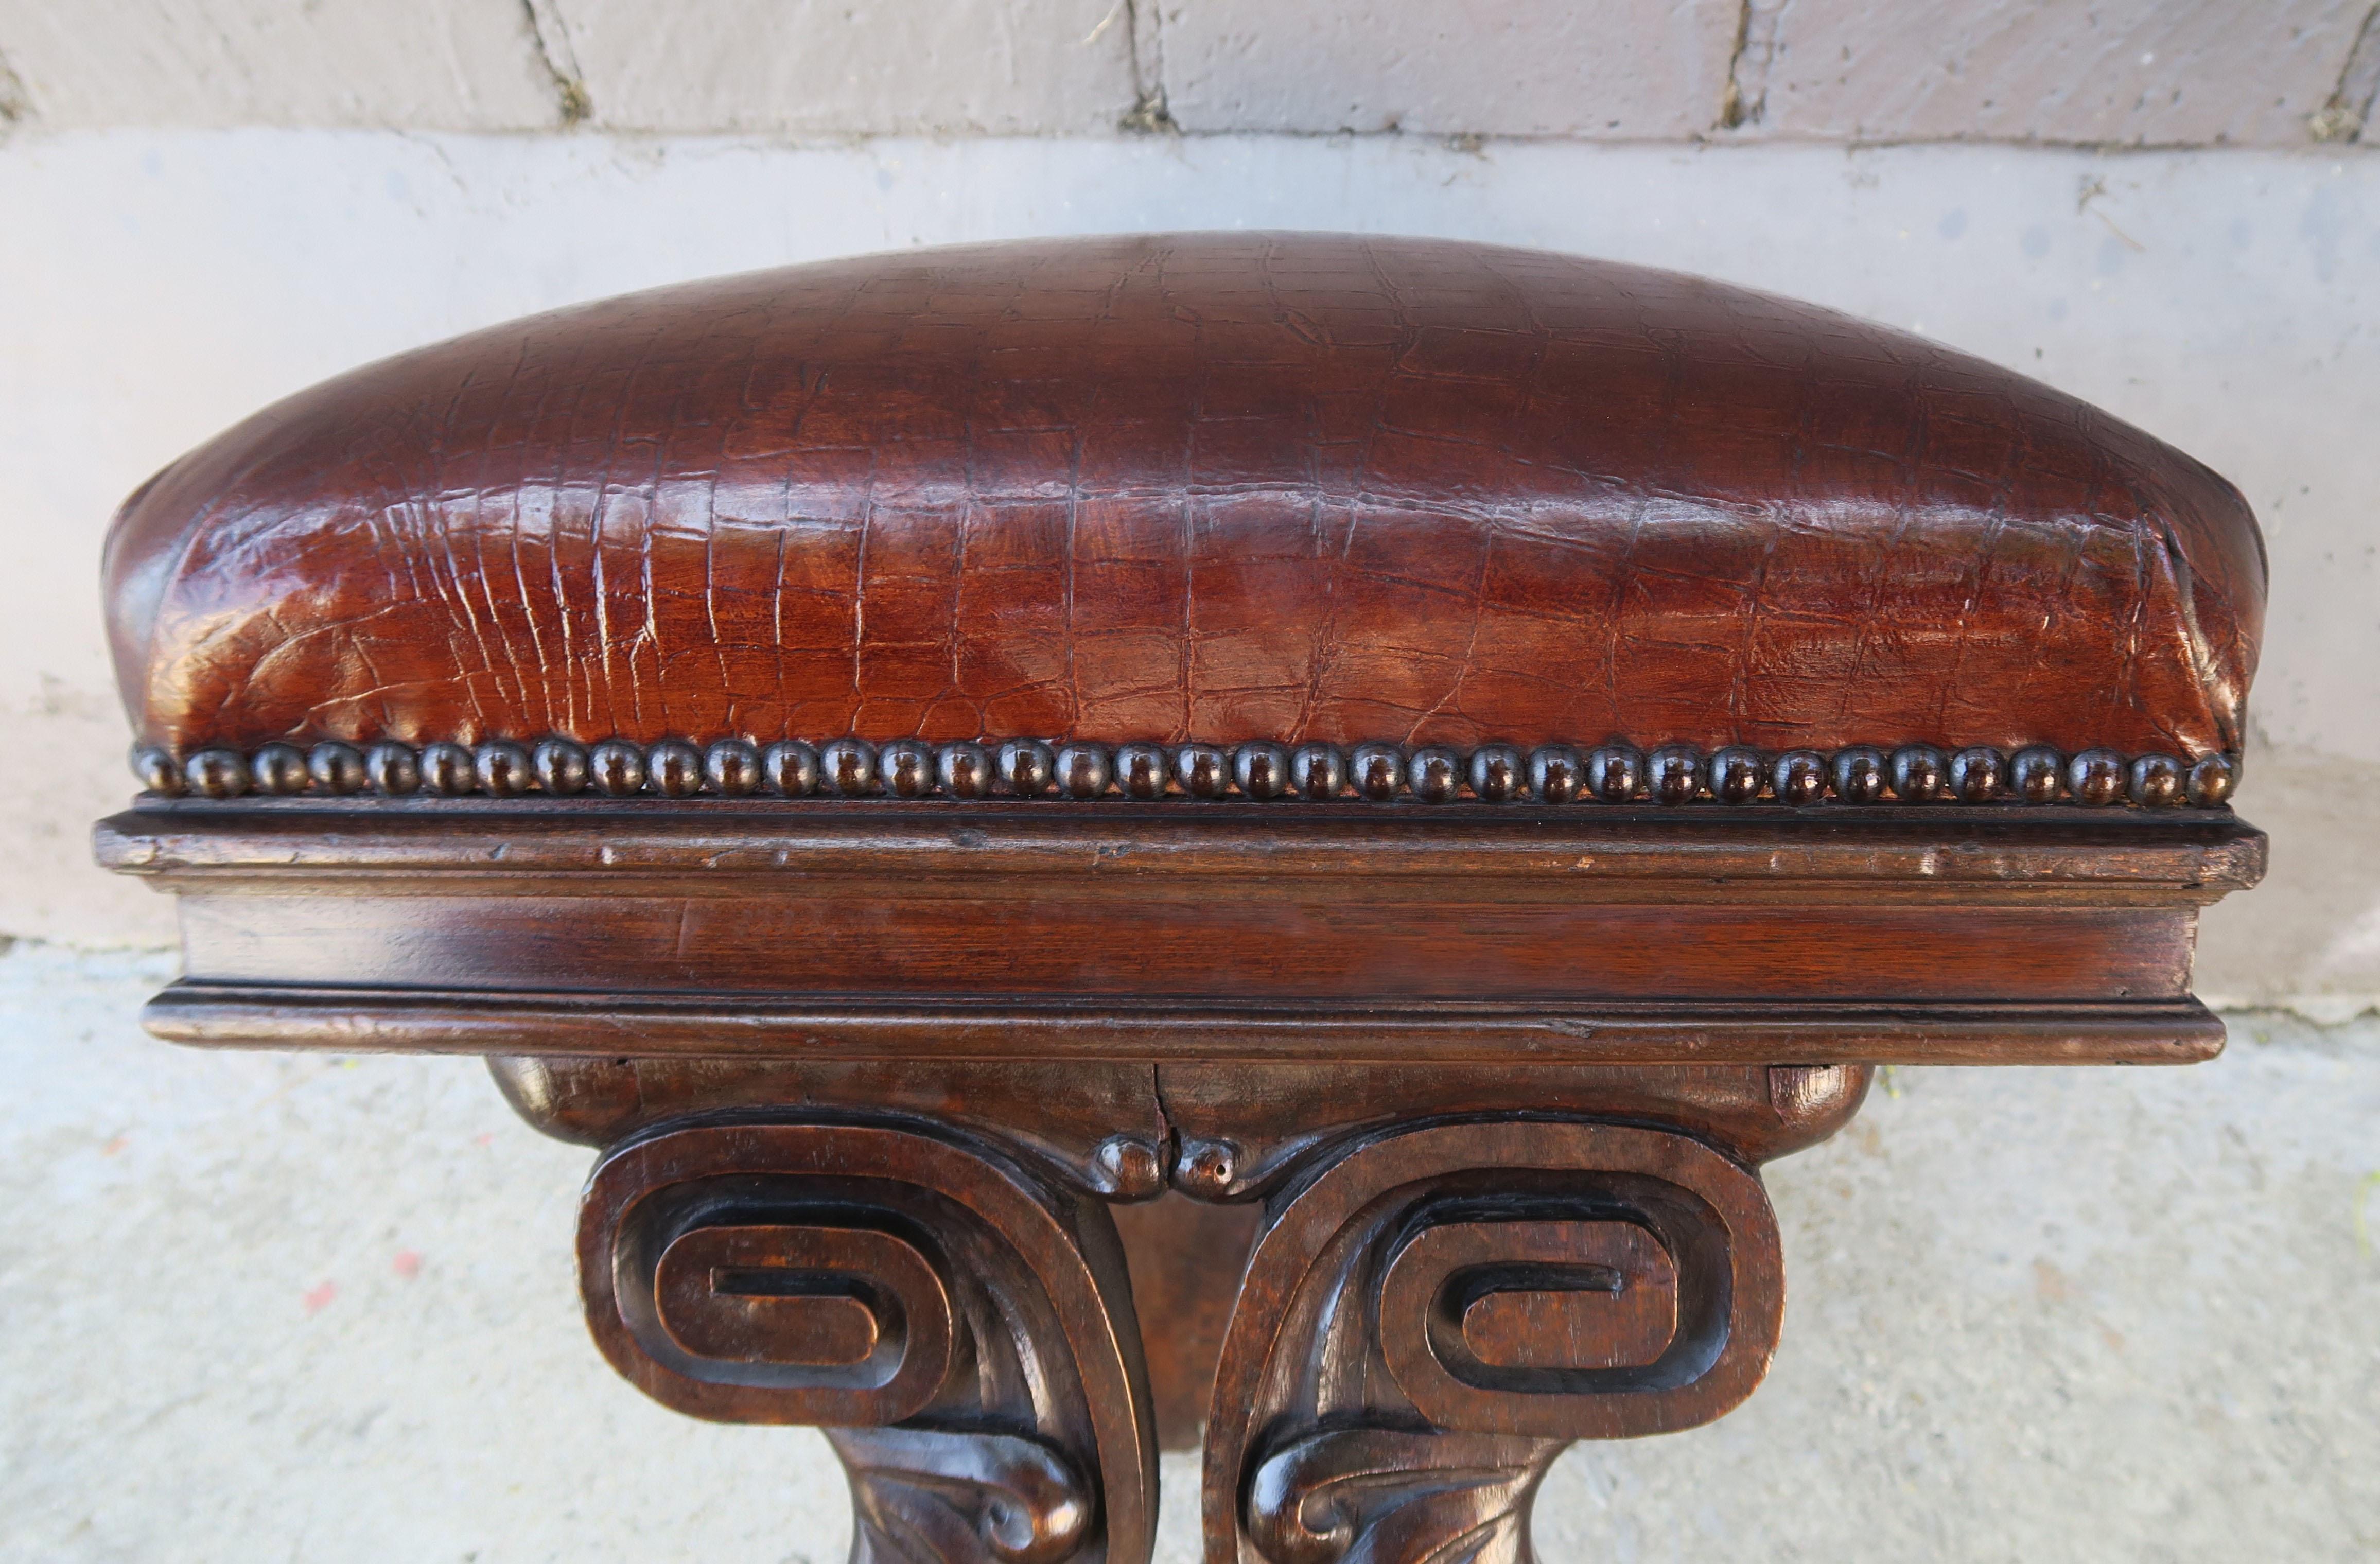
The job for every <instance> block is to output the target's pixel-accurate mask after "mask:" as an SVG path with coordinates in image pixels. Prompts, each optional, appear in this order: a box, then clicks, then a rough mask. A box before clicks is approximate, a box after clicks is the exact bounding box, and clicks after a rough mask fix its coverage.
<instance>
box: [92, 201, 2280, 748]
mask: <svg viewBox="0 0 2380 1564" xmlns="http://www.w3.org/2000/svg"><path fill="white" fill-rule="evenodd" d="M107 571H108V593H109V611H110V615H111V622H112V627H113V633H114V636H115V650H116V658H117V662H118V667H119V670H120V673H121V677H122V680H123V685H124V691H125V697H126V699H127V701H128V705H129V707H130V709H131V710H132V712H133V715H134V719H135V721H136V722H137V724H138V726H139V728H140V731H141V733H142V734H143V735H144V736H145V737H146V738H148V739H150V740H152V741H153V742H156V743H158V744H162V745H164V746H168V747H170V748H172V749H174V750H176V751H180V752H187V751H188V750H189V749H191V748H192V747H194V746H200V745H202V744H210V743H212V744H223V745H229V746H253V745H256V744H259V743H261V742H263V741H267V740H272V739H278V738H284V737H288V738H296V739H298V740H300V741H303V740H305V739H308V738H326V737H327V738H343V739H352V740H365V739H374V738H382V737H393V738H396V739H402V740H406V741H409V742H417V743H418V742H421V741H426V740H432V739H456V740H461V741H464V742H467V743H468V742H473V741H477V740H481V739H486V738H491V737H516V738H530V737H536V736H540V735H545V734H561V735H566V736H574V737H577V738H580V739H585V740H592V739H598V738H605V737H612V736H620V737H625V738H631V739H636V740H639V741H650V740H652V739H656V738H660V737H662V736H664V735H679V736H685V737H690V738H693V739H696V740H698V741H700V740H709V739H714V738H719V737H722V736H726V735H731V734H741V735H746V736H751V737H758V738H761V739H771V738H783V737H791V738H805V739H810V740H820V739H824V738H831V737H835V736H839V735H844V734H857V735H858V736H860V737H863V738H867V739H871V740H884V739H890V738H893V737H904V736H917V737H922V738H927V739H945V738H957V737H968V738H972V737H977V736H988V737H993V738H998V737H1003V736H1021V735H1030V736H1036V737H1042V738H1052V737H1075V738H1081V739H1089V740H1098V741H1102V742H1120V741H1125V740H1134V739H1153V740H1193V739H1196V740H1204V741H1214V742H1220V743H1232V742H1236V741H1242V740H1248V739H1256V738H1266V739H1278V740H1281V741H1285V742H1289V743H1296V742H1299V741H1302V740H1309V739H1319V740H1327V741H1332V742H1338V743H1354V742H1358V741H1365V740H1390V741H1403V742H1410V743H1445V744H1452V745H1463V744H1471V743H1478V742H1483V741H1491V740H1492V741H1502V742H1510V743H1516V744H1524V745H1526V744H1534V743H1539V742H1547V741H1556V740H1562V741H1569V742H1573V743H1600V742H1605V741H1607V740H1613V739H1624V740H1628V741H1632V742H1633V743H1635V744H1638V745H1644V746H1650V745H1654V744H1659V743H1664V742H1672V741H1680V742H1687V743H1693V744H1698V745H1703V746H1714V745H1719V744H1725V743H1739V744H1745V745H1751V746H1763V747H1766V748H1770V749H1776V748H1781V747H1786V746H1815V747H1820V748H1825V747H1828V746H1837V745H1843V744H1854V743H1872V744H1884V745H1891V744H1897V743H1909V742H1925V743H1932V744H1938V745H1942V746H1959V745H1969V744H1974V745H1994V746H2003V747H2011V746H2017V745H2021V744H2026V743H2046V744H2048V745H2052V746H2058V747H2061V748H2064V749H2068V750H2073V749H2079V748H2083V747H2085V746H2113V747H2114V748H2117V749H2119V750H2123V751H2127V752H2137V751H2143V750H2159V751H2168V752H2171V753H2174V754H2177V755H2180V756H2182V757H2185V758H2187V757H2194V756H2198V755H2203V754H2206V753H2209V752H2213V751H2220V750H2227V749H2231V748H2235V747H2236V746H2237V744H2238V742H2239V737H2240V721H2241V703H2242V700H2243V697H2244V695H2245V692H2246V690H2247V687H2248V683H2249V678H2250V674H2251V673H2252V672H2253V666H2254V662H2255V654H2256V640H2257V635H2258V631H2259V627H2260V622H2261V618H2262V612H2263V592H2264V580H2265V570H2264V562H2263V552H2262V543H2261V540H2260V539H2259V538H2258V536H2257V532H2256V527H2255V523H2254V520H2253V517H2252V516H2251V515H2250V513H2249V510H2248V507H2247V505H2246V504H2245V503H2243V502H2242V500H2241V499H2240V495H2239V494H2238V492H2237V491H2234V490H2233V489H2232V488H2231V487H2230V485H2228V483H2226V482H2224V481H2223V480H2222V479H2220V478H2218V477H2216V475H2215V474H2214V473H2212V472H2210V471H2209V470H2208V469H2207V468H2205V467H2202V466H2201V465H2199V464H2198V463H2197V462H2194V461H2192V460H2191V459H2190V458H2189V457H2187V456H2184V455H2181V454H2180V453H2179V452H2177V451H2175V450H2173V449H2171V448H2170V447H2168V446H2166V445H2164V444H2161V443H2158V442H2157V441H2155V440H2154V439H2152V438H2150V437H2149V436H2148V435H2146V434H2143V433H2142V432H2141V431H2140V430H2135V429H2133V428H2131V427H2130V426H2128V425H2125V424H2123V423H2119V422H2118V421H2116V420H2115V419H2113V418H2108V417H2107V416H2105V415H2103V414H2101V413H2099V412H2097V411H2095V410H2094V409H2093V408H2091V407H2089V406H2085V405H2084V404H2083V403H2080V402H2078V401H2076V400H2074V399H2073V398H2071V397H2069V396H2065V395H2061V394H2058V393H2057V392H2054V391H2051V390H2049V389H2047V388H2046V387H2044V386H2041V385H2038V384H2035V383H2034V382H2031V381H2028V380H2025V379H2023V378H2022V377H2020V376H2017V375H2014V374H2011V373H2010V372H2008V371H2006V370H2000V369H1997V368H1995V367H1993V366H1991V365H1989V364H1985V363H1982V362H1980V361H1978V360H1976V359H1973V358H1967V357H1965V356H1963V355H1961V354H1958V353H1954V352H1951V351H1949V350H1948V349H1946V348H1943V347H1940V346H1936V345H1934V344H1931V343H1927V342H1924V341H1921V340H1918V339H1916V338H1913V337H1910V336H1905V335H1902V334H1900V333H1897V332H1892V331H1888V330H1886V329H1884V328H1882V327H1878V326H1874V325H1869V324H1865V323H1864V322H1861V321H1853V320H1850V319H1846V318H1845V317H1843V316H1840V315H1837V314H1833V313H1831V312H1829V311H1827V310H1824V309H1815V308H1813V307H1810V306H1807V305H1802V304H1796V303H1792V302H1790V301H1788V300H1784V299H1780V298H1775V297H1768V296H1766V295H1762V294H1756V293H1751V292H1746V291H1743V290H1742V289H1737V288H1731V287H1725V286H1721V285H1717V284H1713V283H1708V282H1703V281H1698V280H1696V279H1694V278H1691V277H1684V276H1679V275H1674V274H1670V273H1660V272H1652V271H1645V270H1641V269H1638V268H1635V267H1630V266H1620V265H1612V264H1609V263H1605V262H1600V261H1585V260H1578V259H1574V258H1572V257H1569V256H1562V255H1552V254H1544V253H1538V252H1534V251H1527V250H1516V249H1494V248H1489V247H1486V246H1479V245H1469V244H1458V243H1446V242H1438V241H1427V240H1413V239H1372V238H1360V237H1354V236H1335V235H1291V234H1245V235H1188V236H1146V237H1118V238H1100V239H1090V240H1070V241H1054V242H1037V243H1029V244H1005V245H988V246H977V247H969V248H964V249H941V250H928V251H919V252H913V253H906V254H898V255H884V256H872V257H866V258H862V259H858V260H852V261H833V262H830V263H826V264H820V265H812V266H799V267H793V268H789V269H786V270H783V271H777V272H769V273H755V274H751V275H747V276H740V277H732V278H727V279H723V280H721V281H717V282H709V283H702V284H697V285H688V286H683V287H674V288H667V289H662V290H660V291H656V292H652V293H646V294H639V295H636V296H633V297H625V298H618V299H613V300H609V301H606V302H602V303H599V304H592V305H587V306H583V307H579V308H575V309H565V310H558V311H555V312H553V313H552V314H546V315H540V316H536V317H533V318H531V319H528V320H525V321H516V322H513V323H511V324H507V325H504V326H499V327H495V328H493V329H492V330H488V331H483V332H479V333H474V334H472V335H469V336H466V337H461V338H458V339H456V340H455V341H453V342H448V343H444V344H442V345H440V346H433V347H428V348H423V349H421V350H419V351H417V352H412V353H407V354H404V355H401V356H399V357H397V358H390V359H387V360H384V361H383V362H381V363H378V364H374V365H370V366H369V367H367V368H365V369H362V370H356V371H354V372H353V373H350V374H346V375H343V376H341V377H339V378H338V379H336V380H333V381H330V382H325V383H324V384H322V385H320V386H318V387H315V388H314V389H312V390H310V391H308V392H304V393H302V394H298V395H297V396H294V397H291V398H290V399H288V400H287V401H285V402H283V403H280V404H279V405H277V406H273V407H271V408H268V409H267V410H265V411H264V412H262V413H260V414H258V415H257V416H256V417H254V418H249V420H248V421H246V422H245V423H242V424H240V425H239V426H237V428H235V429H233V430H229V431H228V432H226V433H225V434H224V435H222V436H220V437H218V438H217V439H215V440H213V441H212V442H211V443H208V444H206V445H205V446H203V447H201V448H200V449H199V450H198V451H196V452H194V453H192V454H191V455H188V456H186V457H184V458H183V459H182V460H180V461H179V462H176V464H175V465H174V466H173V467H169V468H167V469H166V470H165V471H164V473H162V474H160V475H159V476H158V477H157V478H155V479H152V481H151V482H150V483H149V484H148V485H146V486H145V487H144V488H143V489H142V490H141V491H140V492H139V493H137V494H136V495H134V496H133V498H132V499H131V501H130V502H129V503H128V504H127V506H126V507H125V510H124V512H123V514H122V515H121V516H120V517H119V518H118V521H117V523H116V526H115V532H114V534H113V536H112V538H111V540H110V545H109V552H108V562H107Z"/></svg>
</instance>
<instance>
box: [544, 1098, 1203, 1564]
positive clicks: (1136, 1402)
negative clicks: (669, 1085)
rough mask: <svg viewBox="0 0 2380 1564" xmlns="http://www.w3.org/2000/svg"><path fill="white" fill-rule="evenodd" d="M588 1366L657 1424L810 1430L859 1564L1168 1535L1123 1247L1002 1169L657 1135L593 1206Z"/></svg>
mask: <svg viewBox="0 0 2380 1564" xmlns="http://www.w3.org/2000/svg"><path fill="white" fill-rule="evenodd" d="M579 1282H580V1289H581V1291H582V1292H583V1293H584V1295H585V1298H586V1303H587V1317H588V1323H589V1327H590V1328H591V1329H592V1330H593V1332H594V1335H595V1340H596V1342H597V1344H598V1345H599V1346H600V1347H601V1349H602V1351H603V1354H604V1356H605V1357H607V1358H608V1359H610V1360H611V1363H612V1364H613V1367H614V1368H617V1369H618V1370H619V1371H620V1372H621V1374H623V1375H624V1376H626V1377H627V1378H628V1379H629V1380H630V1381H631V1382H633V1383H634V1384H636V1385H637V1387H638V1388H641V1389H643V1390H644V1391H645V1392H646V1393H647V1394H649V1395H650V1396H652V1397H653V1398H654V1399H655V1400H659V1401H661V1402H662V1404H663V1405H666V1406H669V1407H672V1408H674V1409H675V1410H677V1411H680V1412H690V1413H692V1414H693V1415H695V1416H698V1417H707V1418H711V1419H714V1420H718V1421H722V1422H740V1423H810V1424H820V1425H829V1427H830V1428H831V1430H832V1431H831V1432H830V1433H829V1435H828V1437H829V1438H830V1439H831V1440H832V1442H833V1444H834V1447H835V1449H836V1450H837V1452H838V1453H839V1454H841V1456H842V1457H843V1460H844V1466H845V1468H846V1469H847V1470H848V1472H849V1473H850V1476H851V1485H852V1493H853V1497H854V1501H855V1510H856V1515H855V1523H854V1526H853V1543H852V1558H853V1560H854V1564H892V1561H895V1560H898V1561H901V1564H941V1561H953V1564H955V1561H960V1560H986V1561H989V1560H999V1561H1002V1564H1061V1561H1062V1560H1081V1561H1085V1564H1143V1561H1144V1560H1146V1559H1147V1557H1148V1551H1149V1547H1150V1546H1151V1542H1152V1532H1153V1526H1154V1522H1155V1511H1156V1441H1155V1438H1154V1437H1153V1435H1152V1432H1151V1428H1150V1423H1149V1412H1148V1395H1147V1380H1146V1375H1145V1374H1144V1372H1143V1369H1142V1365H1141V1362H1140V1348H1139V1331H1138V1328H1137V1326H1136V1325H1135V1322H1134V1320H1133V1316H1132V1302H1131V1293H1130V1291H1129V1288H1128V1286H1127V1285H1126V1282H1125V1279H1124V1271H1123V1254H1122V1250H1121V1248H1120V1247H1119V1246H1118V1244H1117V1243H1116V1240H1115V1230H1114V1226H1113V1224H1112V1222H1111V1220H1110V1219H1109V1218H1108V1215H1107V1212H1106V1210H1105V1208H1104V1207H1102V1206H1099V1205H1097V1204H1096V1203H1093V1202H1090V1201H1087V1200H1084V1199H1079V1198H1077V1197H1076V1196H1075V1195H1073V1194H1070V1193H1068V1192H1067V1191H1066V1190H1065V1189H1063V1188H1062V1186H1060V1185H1058V1184H1057V1183H1056V1182H1053V1181H1050V1180H1046V1179H1043V1178H1041V1177H1039V1176H1038V1175H1037V1174H1035V1173H1033V1172H1031V1171H1030V1170H1027V1169H1026V1167H1025V1166H1024V1165H1022V1164H1021V1163H1019V1162H1016V1161H1013V1160H1011V1159H1009V1158H1006V1157H1004V1156H1002V1154H1001V1153H999V1152H998V1151H996V1150H994V1149H992V1148H991V1147H990V1146H984V1145H981V1144H978V1143H968V1142H962V1141H960V1140H958V1139H956V1138H955V1137H953V1138H949V1139H945V1138H942V1137H940V1136H936V1135H929V1134H921V1133H919V1132H918V1131H917V1130H914V1129H909V1128H902V1127H894V1126H890V1125H882V1124H851V1123H839V1124H821V1123H767V1124H742V1125H734V1126H709V1127H703V1128H697V1129H686V1130H676V1131H672V1132H668V1133H665V1134H658V1135H655V1136H653V1137H651V1138H650V1139H644V1140H639V1141H636V1142H633V1143H631V1144H629V1145H626V1146H622V1147H620V1148H618V1149H616V1150H614V1151H613V1152H612V1153H611V1154H609V1155H608V1156H606V1157H605V1158H604V1159H603V1160H602V1162H601V1163H600V1164H599V1165H598V1167H597V1169H596V1171H595V1176H594V1178H593V1179H592V1180H591V1181H590V1182H589V1185H588V1192H587V1197H586V1201H585V1204H584V1206H583V1207H582V1212H581V1218H580V1229H579Z"/></svg>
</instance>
